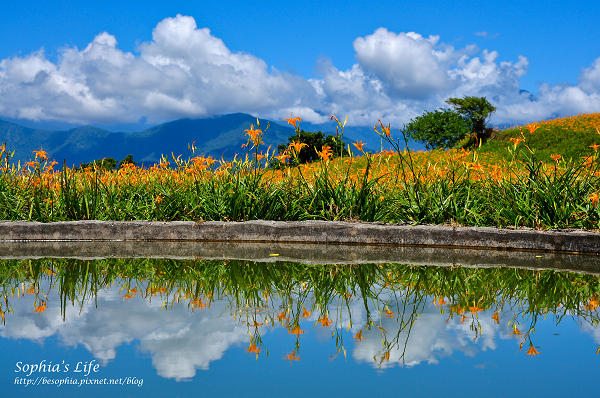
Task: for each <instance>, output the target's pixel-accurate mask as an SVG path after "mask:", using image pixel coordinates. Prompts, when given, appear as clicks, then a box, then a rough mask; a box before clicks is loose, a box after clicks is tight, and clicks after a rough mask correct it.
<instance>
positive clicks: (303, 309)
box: [301, 307, 312, 318]
mask: <svg viewBox="0 0 600 398" xmlns="http://www.w3.org/2000/svg"><path fill="white" fill-rule="evenodd" d="M310 314H312V311H308V310H307V309H306V308H304V307H302V315H301V316H302V318H306V317H309V316H310Z"/></svg>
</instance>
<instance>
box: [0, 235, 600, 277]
mask: <svg viewBox="0 0 600 398" xmlns="http://www.w3.org/2000/svg"><path fill="white" fill-rule="evenodd" d="M273 254H277V256H273ZM31 258H77V259H82V260H98V259H106V258H169V259H175V260H200V259H202V260H249V261H255V262H279V261H290V262H297V263H303V264H316V265H323V264H378V263H379V264H381V263H396V264H410V265H426V266H443V267H452V266H463V267H477V268H487V267H511V268H525V269H532V270H542V269H554V270H558V271H573V272H578V273H592V274H600V256H595V255H592V256H586V255H578V254H564V253H535V252H529V251H516V250H476V249H463V248H453V249H448V248H438V247H414V246H408V247H406V246H404V247H403V246H384V245H377V246H374V245H324V244H302V243H248V242H189V241H183V242H164V241H163V242H131V241H121V242H99V241H87V242H73V241H71V242H0V259H3V260H9V259H31Z"/></svg>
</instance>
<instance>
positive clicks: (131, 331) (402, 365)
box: [0, 253, 600, 397]
mask: <svg viewBox="0 0 600 398" xmlns="http://www.w3.org/2000/svg"><path fill="white" fill-rule="evenodd" d="M272 254H273V256H271V257H273V258H272V261H270V262H254V261H249V260H235V259H212V260H201V259H168V258H155V259H152V258H144V259H136V258H113V259H77V258H50V257H44V258H37V259H23V258H22V259H4V260H0V281H1V286H0V290H1V291H0V297H2V301H1V302H0V309H1V317H2V322H1V325H0V351H1V352H2V360H1V361H0V383H1V385H2V390H3V393H2V395H3V396H22V395H23V394H26V393H34V394H44V396H50V397H53V396H57V397H58V396H61V397H64V396H81V395H84V394H85V396H90V397H94V396H102V397H105V396H132V397H137V396H143V397H155V396H156V397H159V396H160V397H164V396H169V397H176V396H179V397H186V396H223V397H228V396H231V397H237V396H246V397H253V396H257V397H258V396H260V397H264V396H275V397H279V396H285V397H300V396H302V397H304V396H346V397H359V396H360V397H364V396H367V395H384V394H385V395H394V396H398V395H417V396H434V395H438V396H486V397H494V396H497V397H504V396H508V395H510V396H529V395H531V394H532V393H535V394H536V395H540V396H545V397H554V396H556V397H564V396H574V395H579V394H585V395H588V396H589V395H592V394H594V391H595V390H596V389H597V387H596V386H595V383H594V382H593V380H596V379H597V378H598V376H599V373H600V366H599V365H598V361H599V357H598V355H597V353H598V350H599V349H600V346H599V344H600V330H598V321H599V319H600V317H599V314H598V305H599V303H598V298H599V296H600V277H599V274H597V273H594V272H589V271H585V272H583V271H577V272H574V271H565V270H561V269H525V268H522V267H512V268H511V267H487V268H482V267H464V266H459V265H453V266H428V265H403V264H397V263H379V264H368V263H358V264H332V263H330V264H313V263H311V264H303V263H300V262H291V261H277V257H279V256H275V254H278V253H272ZM523 256H529V258H530V261H531V262H532V264H537V265H536V267H539V263H535V262H536V261H539V260H540V259H539V257H536V255H535V254H532V253H526V254H523ZM587 259H588V260H589V259H593V258H592V257H587ZM542 260H543V258H542ZM582 261H583V262H585V261H586V257H582ZM590 261H591V260H590ZM594 261H595V260H594ZM584 268H585V267H584Z"/></svg>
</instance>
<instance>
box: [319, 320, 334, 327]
mask: <svg viewBox="0 0 600 398" xmlns="http://www.w3.org/2000/svg"><path fill="white" fill-rule="evenodd" d="M317 322H321V326H323V327H324V328H325V327H328V326H329V325H331V323H332V322H333V321H332V320H331V319H329V318H327V317H323V318H321V319H319V320H317Z"/></svg>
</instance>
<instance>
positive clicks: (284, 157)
mask: <svg viewBox="0 0 600 398" xmlns="http://www.w3.org/2000/svg"><path fill="white" fill-rule="evenodd" d="M289 158H290V156H289V155H288V154H287V153H283V154H281V155H279V156H275V159H277V160H279V161H280V162H281V163H285V161H286V160H287V159H289Z"/></svg>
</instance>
